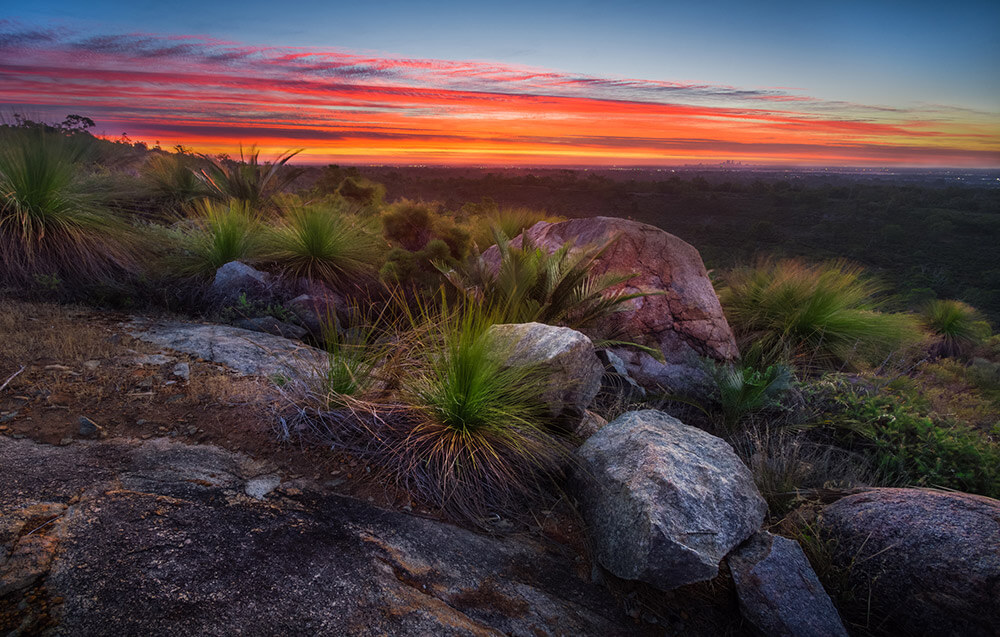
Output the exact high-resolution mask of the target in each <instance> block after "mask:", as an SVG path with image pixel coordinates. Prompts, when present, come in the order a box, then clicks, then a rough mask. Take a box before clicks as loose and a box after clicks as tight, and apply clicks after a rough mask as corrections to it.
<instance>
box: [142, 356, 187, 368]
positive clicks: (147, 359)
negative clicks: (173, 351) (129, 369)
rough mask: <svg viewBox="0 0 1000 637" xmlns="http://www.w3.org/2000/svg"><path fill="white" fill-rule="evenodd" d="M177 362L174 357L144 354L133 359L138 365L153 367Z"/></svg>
mask: <svg viewBox="0 0 1000 637" xmlns="http://www.w3.org/2000/svg"><path fill="white" fill-rule="evenodd" d="M175 360H177V359H176V358H174V357H172V356H167V355H166V354H142V355H140V356H136V357H135V358H133V359H132V362H133V363H135V364H136V365H152V366H153V367H161V366H163V365H166V364H167V363H170V362H172V361H175Z"/></svg>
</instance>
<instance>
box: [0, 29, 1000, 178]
mask: <svg viewBox="0 0 1000 637" xmlns="http://www.w3.org/2000/svg"><path fill="white" fill-rule="evenodd" d="M0 95H2V96H3V97H2V100H3V102H4V104H5V106H4V108H6V109H7V110H8V111H19V110H20V111H25V112H28V113H31V114H33V113H42V114H47V115H49V116H50V117H51V118H53V119H61V118H62V117H63V116H64V115H66V114H67V113H79V114H82V115H87V116H89V117H92V118H93V119H94V120H95V121H97V122H98V124H99V129H103V130H104V131H106V132H107V133H108V134H109V135H111V136H117V135H118V134H119V133H120V132H122V131H125V132H128V133H129V135H130V136H131V137H132V138H133V139H144V140H146V141H149V142H153V141H159V142H160V143H161V144H163V145H165V146H172V145H174V144H177V143H182V144H184V145H187V146H194V147H196V148H199V149H203V150H205V151H209V152H216V151H231V150H232V149H233V148H234V147H236V146H237V145H238V144H239V143H241V142H243V143H253V142H257V143H259V144H261V145H262V146H264V147H265V148H268V149H272V150H284V149H286V148H290V147H295V148H299V147H302V148H305V149H306V152H305V153H303V155H302V157H304V158H306V159H312V160H316V161H336V160H341V161H380V162H387V163H390V162H403V163H408V162H445V161H448V162H468V163H487V162H502V163H547V164H559V163H562V164H611V163H617V164H642V165H652V164H671V163H684V162H689V161H717V160H722V159H736V160H741V161H744V162H760V163H775V162H792V163H812V164H899V165H971V166H998V165H1000V115H998V113H995V112H994V113H987V112H979V111H975V110H970V109H967V108H961V107H957V106H948V105H946V104H945V105H942V104H921V105H895V104H894V105H878V104H876V105H865V104H856V103H850V102H843V101H831V100H824V99H819V98H816V97H814V96H810V95H806V94H804V93H803V91H801V90H796V89H790V88H781V87H765V88H741V87H732V86H720V85H712V84H703V83H695V82H669V81H653V80H645V79H632V78H608V77H590V76H585V75H580V74H571V73H563V72H559V71H555V70H550V69H539V68H533V67H528V66H517V65H509V64H497V63H491V62H486V61H454V60H433V59H412V58H402V57H393V56H383V55H374V54H368V53H363V52H357V51H345V50H337V49H330V50H317V49H303V48H293V47H289V48H275V47H254V46H248V45H245V44H242V43H236V42H227V41H222V40H217V39H212V38H208V37H201V36H163V35H157V34H144V33H133V34H118V35H106V34H79V33H73V32H71V31H69V30H66V29H52V30H44V29H27V28H20V27H18V25H16V24H14V23H11V22H4V21H0Z"/></svg>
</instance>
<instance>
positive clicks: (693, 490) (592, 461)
mask: <svg viewBox="0 0 1000 637" xmlns="http://www.w3.org/2000/svg"><path fill="white" fill-rule="evenodd" d="M576 453H577V456H578V457H579V461H580V462H579V468H578V470H577V472H576V475H577V479H576V488H577V495H578V499H579V501H580V504H581V508H582V511H583V515H584V518H585V519H586V521H587V525H588V531H589V533H590V535H591V540H592V543H593V545H594V549H595V554H596V557H597V560H598V562H599V563H600V564H601V565H602V566H603V567H604V568H606V569H607V570H608V571H610V572H611V573H612V574H614V575H616V576H618V577H620V578H623V579H629V580H641V581H643V582H646V583H648V584H651V585H653V586H655V587H657V588H660V589H662V590H670V589H673V588H677V587H678V586H684V585H685V584H691V583H694V582H700V581H704V580H710V579H712V578H713V577H715V576H716V575H717V574H718V572H719V562H720V561H721V560H722V558H723V557H725V556H726V554H728V553H729V552H730V551H731V550H732V549H733V548H735V547H736V546H738V545H739V544H741V543H742V542H743V541H744V540H746V539H747V538H748V537H750V536H751V535H752V534H753V533H755V532H756V531H757V530H758V529H759V528H760V525H761V523H762V522H763V521H764V515H765V513H766V512H767V504H765V502H764V500H763V498H761V497H760V494H759V493H758V491H757V487H756V486H755V485H754V482H753V479H752V477H751V475H750V471H749V470H748V469H747V468H746V466H744V465H743V463H742V462H740V459H739V458H738V457H737V455H736V453H735V452H734V451H733V449H732V447H730V446H729V445H728V444H727V443H726V442H725V441H724V440H722V439H721V438H716V437H715V436H713V435H711V434H708V433H706V432H704V431H702V430H700V429H696V428H695V427H689V426H687V425H685V424H684V423H682V422H680V421H679V420H677V419H676V418H672V417H671V416H668V415H667V414H664V413H662V412H659V411H654V410H644V411H633V412H629V413H626V414H624V415H622V416H620V417H619V418H617V419H616V420H614V421H613V422H611V423H609V424H608V425H606V426H604V427H602V428H601V429H600V430H599V431H597V432H596V433H595V434H594V435H592V436H591V437H590V438H588V439H587V441H586V442H584V443H583V445H581V446H580V448H579V449H577V452H576Z"/></svg>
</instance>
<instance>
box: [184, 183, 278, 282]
mask: <svg viewBox="0 0 1000 637" xmlns="http://www.w3.org/2000/svg"><path fill="white" fill-rule="evenodd" d="M192 224H193V227H192V228H189V229H188V230H187V231H186V232H184V234H183V240H182V252H181V254H180V255H177V256H175V257H173V258H172V265H173V266H174V268H175V269H176V270H177V271H178V272H179V273H180V274H183V275H187V276H202V277H206V276H212V275H213V274H214V273H215V271H216V270H218V269H219V268H220V267H222V266H223V265H225V264H227V263H229V262H230V261H253V260H254V259H255V258H256V257H257V255H258V254H259V252H260V246H261V240H262V232H263V231H262V225H261V221H260V219H259V218H258V217H257V216H256V215H255V214H253V213H252V212H251V211H250V209H249V207H248V206H247V205H246V204H244V203H241V202H238V201H236V200H230V201H229V202H227V203H224V204H222V203H217V202H214V201H201V202H199V203H197V204H196V205H195V213H194V218H193V219H192Z"/></svg>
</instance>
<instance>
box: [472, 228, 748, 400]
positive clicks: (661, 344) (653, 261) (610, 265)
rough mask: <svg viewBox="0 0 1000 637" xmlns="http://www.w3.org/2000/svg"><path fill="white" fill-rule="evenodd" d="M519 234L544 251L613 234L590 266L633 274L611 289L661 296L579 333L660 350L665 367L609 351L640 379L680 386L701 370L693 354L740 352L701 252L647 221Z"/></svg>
mask: <svg viewBox="0 0 1000 637" xmlns="http://www.w3.org/2000/svg"><path fill="white" fill-rule="evenodd" d="M525 232H526V233H527V234H528V235H529V236H530V237H531V239H532V240H533V242H534V243H535V245H537V246H539V247H542V248H545V249H547V250H550V251H555V250H556V249H558V248H559V247H560V246H562V245H563V244H565V243H566V242H567V241H573V243H574V245H575V246H580V247H583V246H586V245H588V244H596V245H603V244H604V243H605V242H607V241H608V240H609V239H612V238H614V237H617V240H616V241H615V242H614V243H613V244H612V245H611V246H610V247H609V248H608V249H607V250H606V251H605V252H604V254H602V255H601V256H600V257H599V258H598V259H597V260H596V261H595V262H594V265H593V268H592V270H591V271H592V272H593V273H594V274H596V275H602V274H605V273H608V272H610V273H614V274H625V273H634V274H635V277H634V278H632V279H631V280H630V281H628V282H626V283H624V284H621V285H619V286H617V288H612V289H624V290H625V291H626V292H630V293H631V292H662V293H663V294H659V295H655V296H647V297H643V298H639V299H635V300H633V301H629V302H628V303H627V306H628V309H627V310H625V311H623V312H619V313H616V314H614V315H612V316H610V317H607V318H605V319H603V320H602V321H600V322H598V323H597V324H596V325H594V326H592V327H591V328H590V329H588V330H585V331H586V332H588V334H590V335H591V336H593V337H594V338H598V339H617V340H627V341H632V342H635V343H639V344H641V345H646V346H649V347H655V348H657V349H659V350H660V351H661V352H663V356H664V358H665V359H666V361H667V364H666V365H664V364H662V363H659V362H658V361H656V360H654V359H653V358H652V357H651V356H649V355H648V354H640V353H639V352H636V351H635V350H619V349H616V350H615V351H616V352H617V353H618V354H619V356H622V358H623V359H624V360H625V361H626V363H627V365H628V367H629V371H630V372H631V373H632V374H633V376H635V378H636V379H637V380H638V381H639V382H640V383H644V384H647V385H649V384H662V385H665V386H671V387H673V388H675V389H679V388H683V387H684V386H685V385H690V384H691V383H690V382H688V381H690V380H692V379H691V378H690V376H691V375H692V373H693V375H695V376H697V375H700V374H699V373H698V372H697V371H696V370H695V369H694V368H696V367H697V358H698V357H699V356H700V357H707V358H713V359H716V360H732V359H734V358H736V357H737V356H739V351H738V350H737V347H736V341H735V340H734V338H733V333H732V330H730V328H729V324H728V323H727V322H726V317H725V316H724V315H723V313H722V306H721V305H719V298H718V297H717V296H716V294H715V290H714V289H713V288H712V283H711V281H710V280H709V278H708V273H707V272H706V271H705V265H704V263H703V262H702V260H701V255H699V254H698V251H697V250H695V249H694V247H692V246H691V245H689V244H688V243H685V242H684V241H682V240H680V239H679V238H677V237H675V236H674V235H672V234H669V233H667V232H664V231H663V230H660V229H659V228H656V227H654V226H650V225H647V224H644V223H637V222H635V221H629V220H627V219H618V218H615V217H593V218H589V219H572V220H570V221H563V222H560V223H549V222H545V221H541V222H539V223H537V224H535V225H534V226H532V227H531V228H529V229H528V230H526V231H525ZM520 243H521V238H520V237H518V238H517V239H515V240H514V245H517V246H519V245H520ZM483 257H484V258H485V259H487V261H489V262H493V263H496V262H498V260H499V251H498V250H497V249H496V247H492V248H490V249H489V250H487V251H486V252H485V253H484V254H483Z"/></svg>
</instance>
